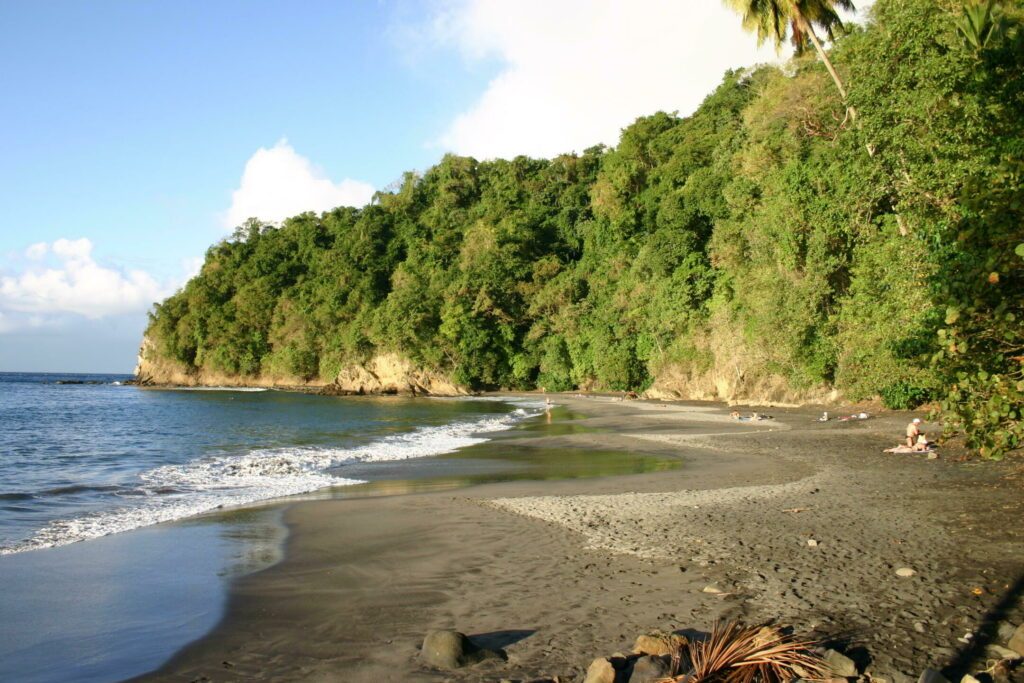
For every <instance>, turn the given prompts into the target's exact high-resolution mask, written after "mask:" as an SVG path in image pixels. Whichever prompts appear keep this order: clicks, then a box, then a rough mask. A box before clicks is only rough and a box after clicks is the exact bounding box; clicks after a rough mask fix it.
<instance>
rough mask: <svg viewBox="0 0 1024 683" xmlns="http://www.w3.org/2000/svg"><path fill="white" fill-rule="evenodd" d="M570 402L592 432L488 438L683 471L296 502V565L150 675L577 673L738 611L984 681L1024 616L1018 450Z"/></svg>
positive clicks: (875, 428) (446, 677) (911, 671)
mask: <svg viewBox="0 0 1024 683" xmlns="http://www.w3.org/2000/svg"><path fill="white" fill-rule="evenodd" d="M556 401H557V402H558V403H559V404H562V405H567V406H568V407H569V408H570V409H571V410H573V411H575V412H576V413H578V414H581V415H582V416H584V419H577V420H575V421H574V422H573V423H572V425H573V428H565V429H561V428H559V425H558V424H557V422H558V420H557V419H556V420H555V424H552V425H551V429H550V430H548V431H544V430H541V431H540V432H531V431H523V432H520V433H517V434H513V435H511V436H508V437H505V438H501V439H498V440H496V441H494V442H492V443H493V447H494V448H502V449H510V450H511V451H519V452H521V453H527V452H530V451H529V449H538V448H548V449H551V448H557V449H579V450H580V451H582V452H586V451H588V450H602V451H608V450H615V449H625V450H628V451H630V452H637V453H644V454H650V455H654V456H661V457H664V458H671V459H680V460H681V466H680V467H678V468H676V469H671V470H666V471H658V472H653V473H646V474H636V475H624V476H612V477H601V478H591V479H556V480H550V481H530V480H523V481H510V482H503V483H493V484H484V485H478V486H472V487H469V488H462V489H457V490H435V491H427V492H419V493H411V494H408V495H398V496H395V495H373V493H374V492H373V491H368V492H366V495H364V496H363V497H358V498H351V499H338V500H319V501H311V502H302V503H297V504H293V505H291V506H290V507H289V508H288V509H287V511H286V514H285V520H286V523H287V525H288V528H289V530H290V535H289V538H288V541H287V546H286V549H285V557H284V559H283V561H281V562H280V563H278V564H277V565H275V566H273V567H271V568H269V569H267V570H264V571H262V572H259V573H256V574H253V575H249V576H247V577H244V578H242V579H240V580H238V581H237V582H236V583H235V584H234V585H233V587H232V592H231V597H230V600H229V605H228V608H227V613H226V615H225V617H224V619H223V620H222V622H221V623H220V625H219V626H218V627H217V628H216V629H214V630H213V631H212V632H211V633H210V634H208V635H207V636H206V637H204V638H203V639H201V640H199V641H197V642H195V643H193V644H192V645H190V646H188V647H187V648H185V649H184V650H182V651H181V652H179V653H178V654H177V655H176V656H175V657H173V658H172V659H171V660H170V661H169V662H167V663H166V664H165V665H164V666H162V667H161V668H160V669H159V670H157V671H156V672H154V673H152V674H149V675H147V676H144V677H142V678H141V679H140V680H147V681H193V680H198V681H242V680H267V681H298V680H301V681H498V680H501V679H510V680H530V679H531V678H534V677H538V676H542V675H546V676H554V675H559V676H562V677H563V680H582V678H583V672H584V671H585V669H586V667H587V665H588V664H589V663H590V661H591V660H592V659H593V658H594V657H598V656H605V655H609V654H611V653H613V652H615V651H617V650H618V651H627V650H628V648H629V647H630V646H631V644H632V642H633V640H634V638H635V637H636V636H637V635H638V634H639V633H642V632H646V631H649V630H652V629H662V630H670V629H685V628H697V629H707V628H709V627H710V626H711V624H712V623H713V622H714V621H715V620H716V619H724V618H739V619H742V620H744V621H746V622H757V621H763V620H776V621H778V622H779V623H783V624H790V625H793V626H794V627H796V629H797V630H798V631H800V632H802V633H805V634H813V635H816V636H818V637H821V638H824V639H828V640H830V641H831V642H834V643H836V644H837V645H840V646H842V648H843V649H844V650H846V651H847V652H848V653H851V654H853V655H854V658H855V659H856V660H858V664H859V665H860V668H861V670H862V671H864V670H866V671H869V672H870V673H871V674H872V676H873V677H874V678H884V679H886V680H887V681H894V682H895V683H904V681H908V680H911V679H916V677H917V674H919V673H920V672H921V670H922V669H924V668H925V667H933V668H946V669H947V673H950V674H951V675H952V674H958V673H962V672H964V671H966V670H968V666H969V664H972V663H976V662H978V661H983V660H984V659H985V657H986V653H985V647H986V645H988V644H989V643H990V642H995V641H994V640H993V639H994V638H995V630H996V627H997V622H998V621H999V620H1004V621H1009V622H1012V623H1020V622H1021V620H1022V616H1024V611H1022V608H1021V600H1020V592H1021V579H1022V576H1024V528H1022V526H1021V520H1022V519H1024V515H1022V512H1024V496H1022V495H1021V494H1022V479H1024V475H1022V472H1021V468H1020V463H1019V460H1017V461H1012V460H1011V461H1007V462H1003V463H979V462H973V463H971V462H968V463H960V462H955V461H954V458H952V457H949V454H945V453H944V454H943V457H941V458H939V459H937V460H928V459H926V458H925V456H923V455H884V454H882V453H881V451H882V449H883V448H886V447H888V446H891V445H893V444H894V443H895V442H896V440H897V438H898V437H899V435H900V434H901V433H902V431H903V427H904V424H905V422H906V420H907V415H906V414H898V413H888V414H884V415H883V416H881V417H873V418H872V419H869V420H865V421H851V422H835V421H832V422H828V423H824V424H821V423H817V422H816V421H815V418H816V417H817V415H818V414H820V413H819V412H815V411H814V410H811V409H772V410H770V411H769V412H771V414H772V415H773V416H774V418H775V419H773V420H770V421H763V422H757V423H737V422H734V421H732V420H730V419H729V418H728V410H729V409H728V408H725V407H724V406H720V405H717V406H716V405H711V404H700V405H698V404H681V403H671V404H670V403H652V402H644V401H634V402H614V401H611V400H608V399H601V398H583V399H581V398H572V397H561V396H560V397H557V398H556ZM540 419H541V420H543V419H544V418H540ZM940 452H941V451H940ZM808 541H814V542H815V544H809V543H808ZM900 568H910V569H913V570H914V575H913V576H909V577H902V576H898V575H897V569H900ZM434 628H453V629H457V630H460V631H463V632H465V633H467V634H470V635H471V636H473V637H474V638H475V639H476V640H478V641H479V642H481V643H482V644H485V645H489V646H492V647H502V648H504V649H505V650H506V651H507V654H508V661H507V662H485V663H483V664H479V665H477V666H474V667H469V668H466V669H461V670H458V671H454V672H441V671H436V670H432V669H430V668H429V667H427V666H425V665H424V663H423V662H422V661H421V660H420V658H419V653H418V647H419V645H420V643H421V642H422V638H423V635H424V634H425V633H426V632H427V631H428V630H430V629H434ZM968 633H969V634H971V636H970V637H969V638H965V634H968ZM574 677H575V678H574ZM953 680H959V677H958V676H957V678H955V679H953Z"/></svg>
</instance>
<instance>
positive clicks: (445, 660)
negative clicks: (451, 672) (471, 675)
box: [420, 631, 505, 669]
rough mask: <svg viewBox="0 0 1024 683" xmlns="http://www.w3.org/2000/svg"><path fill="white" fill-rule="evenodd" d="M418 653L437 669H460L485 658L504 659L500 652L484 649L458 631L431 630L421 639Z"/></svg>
mask: <svg viewBox="0 0 1024 683" xmlns="http://www.w3.org/2000/svg"><path fill="white" fill-rule="evenodd" d="M420 655H421V656H422V657H423V661H425V662H426V663H427V664H429V665H430V666H433V667H436V668H438V669H460V668H462V667H464V666H469V665H471V664H476V663H478V662H482V661H484V660H486V659H504V658H505V655H504V653H502V652H495V651H494V650H485V649H484V648H481V647H478V646H477V645H474V644H473V641H471V640H470V639H469V638H467V637H466V635H465V634H464V633H459V632H458V631H431V632H429V633H428V634H427V636H426V637H425V638H424V639H423V648H422V650H421V652H420Z"/></svg>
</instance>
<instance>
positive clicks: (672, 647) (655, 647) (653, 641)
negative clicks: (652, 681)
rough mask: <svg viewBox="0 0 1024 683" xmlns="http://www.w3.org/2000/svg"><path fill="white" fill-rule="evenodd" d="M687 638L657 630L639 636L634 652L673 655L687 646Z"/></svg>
mask: <svg viewBox="0 0 1024 683" xmlns="http://www.w3.org/2000/svg"><path fill="white" fill-rule="evenodd" d="M686 643H687V640H686V638H685V637H684V636H679V635H676V634H674V633H662V632H660V631H655V632H653V633H646V634H644V635H642V636H638V637H637V639H636V642H635V643H633V652H635V653H636V654H638V655H654V656H656V657H659V656H661V655H672V654H674V653H675V652H676V650H678V649H679V648H681V647H686Z"/></svg>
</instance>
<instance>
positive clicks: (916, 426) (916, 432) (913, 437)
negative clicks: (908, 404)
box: [907, 417, 921, 447]
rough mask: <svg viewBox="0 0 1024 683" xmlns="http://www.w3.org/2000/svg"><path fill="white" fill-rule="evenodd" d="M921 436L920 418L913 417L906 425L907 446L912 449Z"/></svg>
mask: <svg viewBox="0 0 1024 683" xmlns="http://www.w3.org/2000/svg"><path fill="white" fill-rule="evenodd" d="M919 436H921V418H918V417H915V418H914V419H913V420H911V421H910V424H908V425H907V445H908V446H910V447H913V446H914V445H915V444H916V443H917V438H918V437H919Z"/></svg>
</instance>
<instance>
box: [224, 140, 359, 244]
mask: <svg viewBox="0 0 1024 683" xmlns="http://www.w3.org/2000/svg"><path fill="white" fill-rule="evenodd" d="M373 193H374V188H373V186H372V185H369V184H367V183H364V182H360V181H358V180H351V179H348V178H346V179H345V180H342V181H341V182H339V183H335V182H334V181H332V180H331V179H330V178H328V177H327V176H326V175H325V174H324V172H323V171H321V170H320V169H318V168H316V167H315V166H313V164H312V163H311V162H310V161H309V159H307V158H306V157H304V156H302V155H300V154H298V153H297V152H296V151H295V150H294V149H293V148H292V146H291V145H289V144H288V141H287V140H281V141H280V142H278V143H277V144H276V145H274V146H273V147H271V148H270V149H267V148H265V147H261V148H259V149H258V150H256V153H255V154H253V155H252V157H250V158H249V161H248V162H246V164H245V171H244V172H243V173H242V181H241V184H240V185H239V187H238V189H237V190H235V191H234V192H233V193H232V195H231V208H229V209H228V211H227V213H226V214H225V216H224V225H225V227H227V228H234V227H237V226H239V225H241V224H242V223H244V222H245V221H246V220H248V219H249V218H253V217H255V218H259V219H261V220H264V221H268V222H271V223H277V222H279V221H282V220H284V219H285V218H288V217H289V216H294V215H296V214H299V213H303V212H306V211H316V212H320V211H326V210H328V209H333V208H335V207H338V206H363V205H365V204H366V203H368V202H369V201H370V199H372V198H373Z"/></svg>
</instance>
